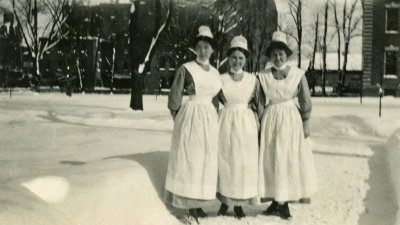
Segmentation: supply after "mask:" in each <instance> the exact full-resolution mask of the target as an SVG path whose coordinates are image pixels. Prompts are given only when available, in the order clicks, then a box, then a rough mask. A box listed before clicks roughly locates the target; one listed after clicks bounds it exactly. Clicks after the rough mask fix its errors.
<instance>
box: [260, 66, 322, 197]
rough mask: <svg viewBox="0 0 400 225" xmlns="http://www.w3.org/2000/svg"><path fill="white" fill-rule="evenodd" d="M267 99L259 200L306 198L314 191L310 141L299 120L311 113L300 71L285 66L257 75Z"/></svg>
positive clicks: (304, 119) (305, 83)
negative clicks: (305, 135) (279, 69)
mask: <svg viewBox="0 0 400 225" xmlns="http://www.w3.org/2000/svg"><path fill="white" fill-rule="evenodd" d="M259 79H260V83H261V86H262V92H261V93H260V94H263V95H265V97H266V99H268V103H267V104H266V108H265V110H264V113H263V117H262V120H261V136H260V155H259V185H258V192H259V195H260V197H261V199H262V200H269V199H274V200H275V201H281V202H285V201H298V200H302V199H309V198H310V196H311V194H312V193H313V192H315V190H316V177H315V169H314V161H313V157H312V152H311V146H310V140H309V138H305V137H304V131H303V121H307V120H308V119H309V118H310V115H311V109H312V107H311V97H310V92H309V89H308V85H307V79H306V78H305V76H304V71H302V70H300V69H298V68H296V67H287V69H286V70H284V71H276V70H275V69H274V68H272V69H266V70H265V71H263V72H262V73H260V74H259Z"/></svg>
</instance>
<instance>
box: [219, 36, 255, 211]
mask: <svg viewBox="0 0 400 225" xmlns="http://www.w3.org/2000/svg"><path fill="white" fill-rule="evenodd" d="M247 55H248V49H247V40H246V39H245V38H244V37H243V36H235V37H234V38H233V39H232V41H231V46H230V48H229V49H228V52H227V56H228V57H229V59H228V62H229V72H228V73H225V74H223V75H221V80H222V91H221V92H220V99H221V101H222V103H223V104H224V108H223V109H222V110H221V112H220V116H219V127H220V133H219V151H218V166H219V167H218V190H217V191H218V193H217V198H218V199H219V200H220V201H221V207H220V210H219V212H218V215H226V214H227V211H228V208H229V206H234V208H233V209H234V212H235V217H237V218H242V217H245V213H244V212H243V209H242V205H243V204H253V205H255V204H257V179H258V177H257V173H258V126H257V122H258V116H257V115H256V114H255V112H253V110H252V109H251V107H252V106H257V103H258V100H257V99H255V96H256V95H255V93H257V87H259V82H258V80H257V78H256V76H255V75H252V74H249V73H247V72H244V71H243V67H244V65H245V63H246V56H247ZM262 108H263V107H262ZM253 109H257V108H256V107H253Z"/></svg>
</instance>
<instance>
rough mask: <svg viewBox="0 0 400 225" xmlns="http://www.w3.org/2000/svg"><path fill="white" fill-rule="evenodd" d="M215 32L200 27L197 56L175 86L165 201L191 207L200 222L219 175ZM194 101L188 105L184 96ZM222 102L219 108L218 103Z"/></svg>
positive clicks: (177, 77) (178, 75)
mask: <svg viewBox="0 0 400 225" xmlns="http://www.w3.org/2000/svg"><path fill="white" fill-rule="evenodd" d="M213 43H214V40H213V36H212V33H211V31H210V28H209V27H207V26H200V28H199V34H198V35H197V36H196V39H195V43H194V48H195V51H196V55H197V58H196V60H195V61H191V62H188V63H185V64H183V66H181V67H180V68H179V70H178V71H177V73H176V75H175V79H174V82H173V84H172V86H171V90H170V94H169V98H168V108H169V109H170V111H171V115H172V117H173V118H174V129H173V132H172V141H171V151H170V155H169V164H168V171H167V177H166V184H165V189H166V192H165V199H164V200H165V202H166V203H167V204H170V205H172V206H174V207H177V208H182V209H189V216H191V217H193V218H194V219H195V220H196V221H198V218H199V217H206V216H207V214H206V213H205V212H204V211H203V209H202V207H204V206H206V205H207V204H208V203H210V200H213V199H215V194H216V187H217V177H218V113H217V110H216V108H215V107H218V97H217V94H218V92H219V91H220V90H221V85H222V84H221V79H220V77H219V73H218V71H217V70H216V69H215V68H214V67H212V66H211V65H210V63H209V59H210V56H211V54H212V53H213ZM184 91H186V93H187V94H188V95H189V100H188V101H186V102H185V103H184V104H182V97H183V92H184ZM213 102H215V103H216V106H214V105H213Z"/></svg>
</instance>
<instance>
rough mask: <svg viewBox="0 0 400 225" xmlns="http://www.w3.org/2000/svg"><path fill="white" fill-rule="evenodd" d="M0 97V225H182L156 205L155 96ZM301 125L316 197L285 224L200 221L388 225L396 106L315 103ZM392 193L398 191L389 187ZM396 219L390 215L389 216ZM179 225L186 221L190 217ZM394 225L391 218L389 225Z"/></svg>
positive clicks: (160, 183) (160, 130) (399, 129)
mask: <svg viewBox="0 0 400 225" xmlns="http://www.w3.org/2000/svg"><path fill="white" fill-rule="evenodd" d="M129 98H130V96H129V95H94V94H93V95H92V94H86V95H73V96H72V98H69V97H67V96H65V95H62V94H54V93H53V94H40V95H37V94H33V93H30V92H17V93H14V94H13V96H12V99H10V98H9V95H8V94H7V93H0V186H1V188H0V224H7V225H12V224H15V225H22V224H23V225H25V224H27V225H58V224H62V225H64V224H65V225H78V224H81V225H102V224H104V225H147V224H152V225H158V224H160V225H164V224H182V223H188V221H186V217H185V212H184V211H182V210H174V209H171V208H167V207H166V206H165V205H164V204H163V201H162V198H163V190H164V182H165V175H166V167H167V164H168V151H169V143H170V136H171V130H172V126H173V123H172V120H171V119H170V116H169V112H168V110H167V108H166V103H167V98H166V96H161V97H160V96H159V97H158V99H157V100H156V97H155V96H145V97H144V108H145V111H143V112H135V111H132V110H130V109H129V107H128V105H129ZM313 103H314V111H313V118H312V121H311V132H312V142H313V152H314V160H315V164H316V169H317V173H318V174H317V175H318V184H319V189H318V192H317V193H316V194H315V195H314V196H313V200H312V203H311V204H309V205H301V204H292V205H291V211H292V214H293V216H294V219H293V220H292V221H290V222H288V221H282V220H281V219H279V218H276V217H265V216H262V215H260V212H261V211H262V210H264V209H265V207H266V205H261V206H257V207H246V208H245V211H246V212H247V215H248V216H247V217H246V218H244V219H242V220H237V219H235V218H233V217H217V216H216V211H217V209H218V207H219V203H218V202H215V204H213V206H212V207H210V208H206V209H205V210H206V211H207V212H208V213H209V215H210V217H209V218H207V219H203V220H201V221H200V223H201V224H205V225H208V224H210V225H214V224H230V225H235V224H238V225H239V224H252V225H253V224H254V225H257V224H270V225H274V224H296V225H297V224H301V225H303V224H304V225H312V224H315V225H321V224H329V225H338V224H345V225H355V224H360V225H377V224H379V225H392V224H396V213H397V211H398V203H399V202H400V191H399V190H400V180H399V179H400V178H399V177H400V176H399V175H400V174H399V173H400V164H399V163H400V117H399V113H400V99H398V98H392V97H385V98H383V110H382V117H381V118H379V117H378V98H364V99H363V104H362V105H361V104H360V103H359V99H358V98H314V99H313ZM395 191H399V192H397V193H396V192H395ZM398 217H399V215H397V218H398ZM189 222H190V221H189ZM397 224H400V220H399V219H397Z"/></svg>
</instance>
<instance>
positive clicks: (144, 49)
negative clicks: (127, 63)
mask: <svg viewBox="0 0 400 225" xmlns="http://www.w3.org/2000/svg"><path fill="white" fill-rule="evenodd" d="M172 1H173V0H152V1H151V2H150V1H149V4H152V3H153V7H154V14H155V15H154V16H153V15H150V14H148V13H147V12H145V13H142V10H144V8H143V5H141V4H140V1H139V0H132V2H131V16H130V22H129V33H130V34H129V36H130V38H129V43H130V55H131V58H132V63H131V77H132V92H131V102H130V107H131V108H132V109H133V110H143V86H144V85H143V83H144V75H145V74H146V72H147V70H148V69H149V63H148V62H150V61H151V59H152V57H153V54H154V47H155V46H156V44H157V43H158V40H159V36H160V34H161V32H162V31H163V30H164V28H165V27H166V26H167V24H168V21H169V20H170V11H171V9H172V7H173V2H172ZM165 6H167V7H165ZM139 15H140V16H141V17H139ZM145 15H147V16H148V17H150V18H145V17H144V16H145ZM149 19H150V20H152V23H151V22H150V23H143V21H146V22H149ZM149 24H150V28H153V29H148V28H149ZM146 30H150V32H145V31H146ZM137 43H142V44H140V45H139V44H137Z"/></svg>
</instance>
